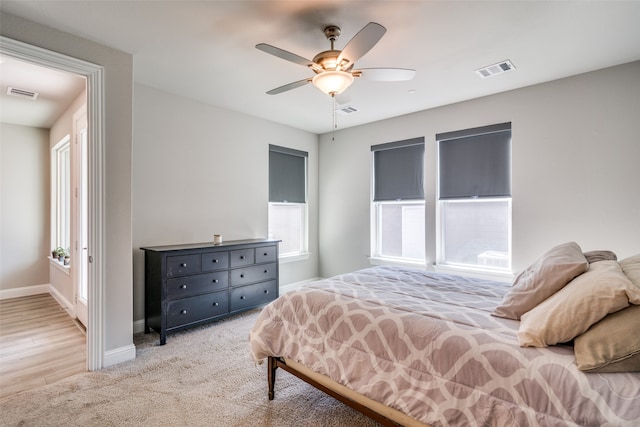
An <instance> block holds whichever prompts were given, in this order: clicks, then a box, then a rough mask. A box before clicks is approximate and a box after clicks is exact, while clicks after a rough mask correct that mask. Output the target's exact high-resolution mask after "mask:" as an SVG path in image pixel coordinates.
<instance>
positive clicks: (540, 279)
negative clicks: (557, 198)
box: [492, 242, 589, 320]
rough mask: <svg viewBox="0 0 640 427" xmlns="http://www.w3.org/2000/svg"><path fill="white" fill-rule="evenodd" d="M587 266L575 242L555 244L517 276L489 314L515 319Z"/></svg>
mask: <svg viewBox="0 0 640 427" xmlns="http://www.w3.org/2000/svg"><path fill="white" fill-rule="evenodd" d="M588 267H589V263H588V262H587V259H586V258H585V257H584V254H583V253H582V249H580V246H578V244H577V243H575V242H569V243H564V244H562V245H558V246H556V247H554V248H552V249H550V250H549V251H548V252H547V253H545V254H544V255H543V256H542V257H540V259H538V260H537V261H536V262H535V263H533V264H532V265H531V266H530V267H528V268H527V269H526V270H524V271H523V272H522V273H520V274H519V275H518V277H516V279H515V280H514V282H513V286H512V287H511V289H510V290H509V292H507V294H506V295H505V296H504V298H503V299H502V301H501V302H500V305H498V307H496V309H495V310H494V312H493V313H492V314H493V315H494V316H498V317H506V318H507V319H515V320H518V319H520V316H522V315H523V314H524V313H526V312H527V311H529V310H531V309H532V308H533V307H535V306H537V305H538V304H539V303H541V302H542V301H544V300H545V299H547V298H548V297H550V296H551V295H553V294H555V293H556V292H557V291H559V290H560V289H562V288H563V287H564V286H565V285H566V284H567V283H569V282H570V281H571V279H573V278H574V277H576V276H578V275H580V274H582V273H584V272H585V271H586V270H587V268H588Z"/></svg>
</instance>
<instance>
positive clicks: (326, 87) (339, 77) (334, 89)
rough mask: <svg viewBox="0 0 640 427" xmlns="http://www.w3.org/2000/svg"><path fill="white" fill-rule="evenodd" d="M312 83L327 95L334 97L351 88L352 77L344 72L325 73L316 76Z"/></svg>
mask: <svg viewBox="0 0 640 427" xmlns="http://www.w3.org/2000/svg"><path fill="white" fill-rule="evenodd" d="M312 83H313V85H314V86H315V87H317V88H318V89H320V90H321V91H322V92H324V93H326V94H327V95H330V96H336V95H338V94H340V93H342V92H344V91H345V89H347V88H348V87H349V86H351V83H353V76H352V75H351V73H347V72H346V71H325V72H322V73H320V74H316V75H315V76H314V77H313V80H312Z"/></svg>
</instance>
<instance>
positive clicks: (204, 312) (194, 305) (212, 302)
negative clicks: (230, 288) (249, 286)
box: [167, 291, 229, 328]
mask: <svg viewBox="0 0 640 427" xmlns="http://www.w3.org/2000/svg"><path fill="white" fill-rule="evenodd" d="M228 311H229V293H228V292H227V291H221V292H213V293H211V294H205V295H198V296H195V297H189V298H183V299H180V300H176V301H170V302H168V303H167V328H175V327H177V326H182V325H187V324H189V323H193V322H198V321H201V320H206V319H210V318H212V317H216V316H220V315H222V314H226V313H228Z"/></svg>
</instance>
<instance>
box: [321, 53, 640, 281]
mask: <svg viewBox="0 0 640 427" xmlns="http://www.w3.org/2000/svg"><path fill="white" fill-rule="evenodd" d="M495 78H499V77H495ZM422 96H428V94H422ZM639 117H640V62H635V63H630V64H626V65H621V66H617V67H613V68H609V69H604V70H600V71H595V72H591V73H587V74H582V75H578V76H574V77H570V78H566V79H562V80H556V81H553V82H550V83H545V84H540V85H536V86H530V87H527V88H523V89H519V90H514V91H510V92H507V93H502V94H497V95H492V96H487V97H484V98H479V99H475V100H472V101H467V102H461V103H458V104H453V105H449V106H445V107H441V108H434V109H431V110H426V111H422V112H419V113H415V114H411V115H406V116H402V117H398V118H394V119H390V120H384V121H380V122H376V123H373V124H369V125H364V126H359V127H354V128H349V129H344V130H342V131H338V132H336V136H335V141H331V135H329V134H326V135H322V136H321V137H320V148H319V149H320V182H321V185H320V212H319V217H320V230H321V231H322V233H321V238H320V254H321V256H320V274H321V275H322V276H331V275H335V274H338V273H342V272H346V271H350V270H354V269H357V268H363V267H367V266H368V265H369V262H368V259H367V257H368V255H369V245H370V237H369V221H368V218H369V215H370V211H369V200H370V173H371V172H370V159H371V157H370V156H371V153H370V146H371V145H373V144H380V143H384V142H391V141H397V140H402V139H407V138H413V137H418V136H424V137H425V141H426V150H425V151H426V153H425V165H426V177H425V185H426V187H425V189H426V200H427V205H426V215H425V216H426V218H425V221H426V230H427V245H426V246H427V247H426V250H427V258H428V260H429V262H433V261H434V260H435V257H436V247H435V230H436V228H435V227H436V219H435V215H436V214H435V194H436V144H435V138H434V136H435V134H437V133H441V132H448V131H454V130H460V129H466V128H472V127H476V126H483V125H488V124H493V123H501V122H507V121H510V122H512V127H513V132H512V136H513V146H512V184H513V187H512V191H513V240H512V241H513V269H514V271H516V272H517V271H519V270H521V269H523V268H525V267H526V266H527V265H528V264H530V263H531V262H533V261H534V260H535V259H536V258H537V257H538V256H540V255H541V254H542V253H543V252H544V251H546V250H547V249H549V248H550V247H551V246H553V245H555V244H557V243H562V242H565V241H571V240H573V241H576V242H578V244H579V245H580V246H581V247H582V248H583V249H584V250H595V249H609V250H613V251H614V252H616V253H617V254H618V256H619V257H626V256H630V255H633V254H636V253H638V252H639V251H640V246H638V243H639V242H640V222H639V220H638V218H640V197H639V195H640V186H639V185H640V167H639V161H640V142H639V139H638V135H639V134H640V120H639Z"/></svg>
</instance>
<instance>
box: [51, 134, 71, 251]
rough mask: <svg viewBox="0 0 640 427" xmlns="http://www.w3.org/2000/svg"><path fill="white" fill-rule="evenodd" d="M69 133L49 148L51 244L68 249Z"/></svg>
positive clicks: (69, 207)
mask: <svg viewBox="0 0 640 427" xmlns="http://www.w3.org/2000/svg"><path fill="white" fill-rule="evenodd" d="M69 141H70V138H69V135H67V136H66V137H64V138H63V139H62V140H61V141H60V142H58V143H57V144H56V145H55V146H54V147H53V149H52V150H51V246H52V247H53V248H57V247H61V248H63V249H65V250H68V249H69V247H70V241H71V231H70V230H71V228H70V226H71V156H70V143H69Z"/></svg>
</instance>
